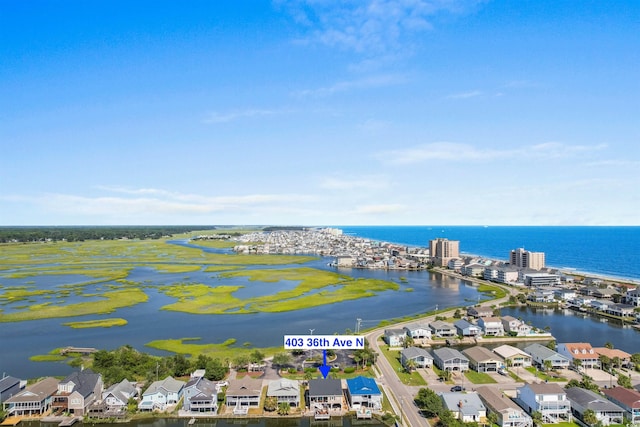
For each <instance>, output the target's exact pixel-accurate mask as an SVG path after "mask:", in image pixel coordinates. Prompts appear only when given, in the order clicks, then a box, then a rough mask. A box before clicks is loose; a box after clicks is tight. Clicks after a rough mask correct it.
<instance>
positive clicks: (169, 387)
mask: <svg viewBox="0 0 640 427" xmlns="http://www.w3.org/2000/svg"><path fill="white" fill-rule="evenodd" d="M184 386H185V382H184V381H180V380H176V379H174V378H172V377H166V378H165V379H163V380H160V381H154V382H153V383H151V385H150V386H149V387H148V388H147V389H146V390H145V391H144V393H142V401H141V402H140V403H139V404H138V409H139V410H141V411H164V410H166V409H167V405H174V404H176V403H178V401H179V400H180V399H181V398H182V392H183V390H184Z"/></svg>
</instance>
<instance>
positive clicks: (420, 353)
mask: <svg viewBox="0 0 640 427" xmlns="http://www.w3.org/2000/svg"><path fill="white" fill-rule="evenodd" d="M410 360H413V365H414V368H430V367H431V365H433V357H432V356H431V354H429V352H428V351H427V350H425V349H424V348H420V347H407V348H405V349H403V350H402V351H401V352H400V362H401V363H402V366H404V367H405V369H407V368H408V366H409V365H408V363H409V361H410Z"/></svg>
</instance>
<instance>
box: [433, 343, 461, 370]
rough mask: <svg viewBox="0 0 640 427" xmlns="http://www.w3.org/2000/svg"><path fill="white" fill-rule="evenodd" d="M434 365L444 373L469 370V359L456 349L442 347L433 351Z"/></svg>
mask: <svg viewBox="0 0 640 427" xmlns="http://www.w3.org/2000/svg"><path fill="white" fill-rule="evenodd" d="M433 363H434V364H435V365H436V366H437V367H438V368H440V369H442V370H443V371H468V370H469V359H467V358H466V357H465V355H464V354H462V353H460V352H459V351H458V350H456V349H455V348H449V347H442V348H437V349H435V350H433Z"/></svg>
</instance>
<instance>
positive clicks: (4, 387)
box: [0, 374, 20, 404]
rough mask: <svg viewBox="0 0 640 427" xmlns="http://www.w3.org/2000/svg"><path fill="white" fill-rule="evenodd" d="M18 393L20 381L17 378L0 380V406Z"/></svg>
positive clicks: (8, 377) (9, 377)
mask: <svg viewBox="0 0 640 427" xmlns="http://www.w3.org/2000/svg"><path fill="white" fill-rule="evenodd" d="M3 375H4V374H3ZM19 391H20V380H19V379H18V378H14V377H12V376H3V377H2V379H0V404H2V402H4V401H5V400H7V399H8V398H10V397H11V396H13V395H14V394H16V393H18V392H19Z"/></svg>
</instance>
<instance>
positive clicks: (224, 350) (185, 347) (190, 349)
mask: <svg viewBox="0 0 640 427" xmlns="http://www.w3.org/2000/svg"><path fill="white" fill-rule="evenodd" d="M197 341H200V338H179V339H167V340H155V341H151V342H148V343H146V344H145V345H146V346H147V347H151V348H155V349H157V350H164V351H168V352H171V353H176V354H183V355H185V356H191V357H197V356H198V355H200V354H204V355H207V356H212V357H216V358H219V359H221V360H225V359H227V360H232V359H234V358H236V357H238V356H239V355H249V354H251V353H252V352H253V351H254V349H253V348H249V347H236V346H235V344H236V339H235V338H229V339H228V340H226V341H225V342H223V343H217V344H216V343H208V344H200V343H195V342H197ZM260 351H261V352H262V353H264V354H265V355H267V356H271V355H273V354H275V353H277V352H280V351H282V347H273V348H261V349H260Z"/></svg>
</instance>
